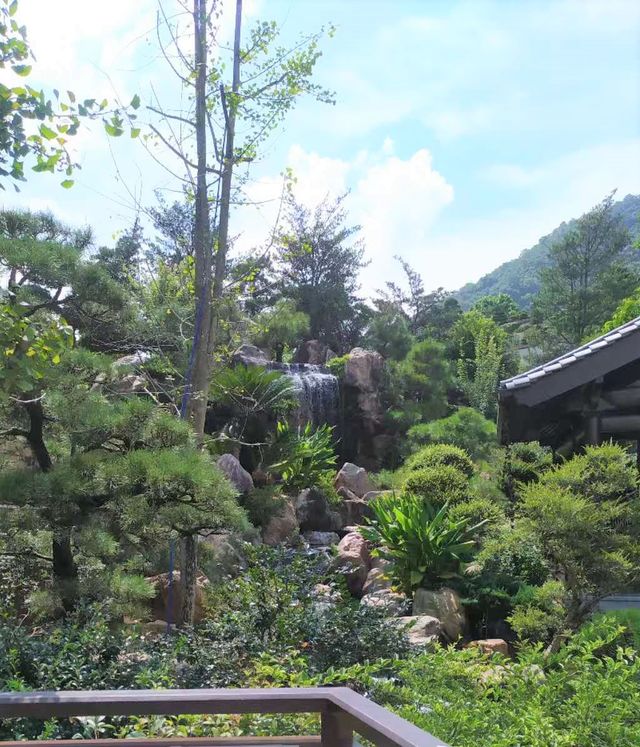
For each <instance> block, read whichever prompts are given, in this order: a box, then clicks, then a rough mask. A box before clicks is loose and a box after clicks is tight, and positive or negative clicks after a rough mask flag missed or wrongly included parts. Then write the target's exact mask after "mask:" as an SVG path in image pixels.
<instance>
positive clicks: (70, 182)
mask: <svg viewBox="0 0 640 747" xmlns="http://www.w3.org/2000/svg"><path fill="white" fill-rule="evenodd" d="M74 184H75V181H74V180H73V179H65V180H64V181H63V182H60V186H62V187H64V188H65V189H71V187H73V185H74Z"/></svg>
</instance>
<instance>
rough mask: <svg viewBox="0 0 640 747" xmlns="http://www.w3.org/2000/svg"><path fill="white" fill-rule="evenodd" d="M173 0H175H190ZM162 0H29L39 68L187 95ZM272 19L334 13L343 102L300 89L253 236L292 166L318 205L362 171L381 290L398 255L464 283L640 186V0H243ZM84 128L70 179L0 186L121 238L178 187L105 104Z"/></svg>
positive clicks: (451, 283) (261, 171)
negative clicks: (139, 215)
mask: <svg viewBox="0 0 640 747" xmlns="http://www.w3.org/2000/svg"><path fill="white" fill-rule="evenodd" d="M227 3H228V5H230V0H227ZM163 5H164V8H165V10H166V12H167V14H169V15H171V13H172V12H173V11H174V10H175V6H174V0H163ZM157 7H158V5H157V0H135V1H134V2H132V0H110V2H109V3H104V2H98V0H64V2H62V3H49V2H45V0H20V10H19V16H18V17H19V20H20V22H21V23H24V24H25V25H26V26H27V29H28V37H29V40H30V43H31V46H32V48H33V50H34V53H35V55H36V58H37V61H36V64H35V65H34V72H33V75H32V78H31V80H30V84H31V85H38V86H42V87H44V88H46V89H49V90H50V89H53V88H54V87H55V88H59V89H61V90H66V89H68V88H71V89H73V90H74V92H75V93H76V94H77V95H78V96H79V97H83V98H84V97H95V98H97V99H101V98H102V97H103V96H106V97H108V98H110V99H112V100H113V99H116V98H117V99H119V100H122V101H128V100H129V99H130V98H131V96H132V95H133V94H135V93H138V94H139V95H140V96H141V99H142V101H143V104H147V103H150V102H152V100H153V98H154V97H155V96H157V97H158V99H160V100H161V101H162V103H163V104H167V105H169V106H173V107H178V106H179V104H180V102H179V93H178V90H177V87H176V86H175V84H174V83H173V81H172V74H171V72H170V70H169V69H168V67H167V65H166V62H165V61H164V60H163V58H162V56H161V54H160V52H159V50H158V45H157V40H156V12H157ZM231 11H232V8H229V7H227V8H226V9H225V11H224V16H223V19H222V29H221V38H227V37H230V33H231ZM258 19H260V20H264V19H268V20H275V21H277V22H278V23H279V24H280V25H281V28H282V38H283V42H284V43H286V44H291V43H294V42H295V40H296V39H297V38H298V36H299V34H301V33H302V34H309V33H312V32H313V31H316V30H318V29H320V28H321V27H323V26H324V27H326V26H327V25H329V24H333V25H334V26H335V27H336V33H335V35H334V36H333V37H332V38H327V39H325V40H323V42H322V51H323V55H322V57H321V59H320V60H319V62H318V64H317V68H316V74H315V76H314V80H315V81H316V82H318V83H319V84H321V85H323V86H325V87H327V88H329V89H331V90H332V91H334V93H335V100H336V103H335V105H333V106H332V105H328V104H322V103H319V102H317V101H314V100H312V99H303V100H301V101H300V103H299V104H298V106H297V108H296V109H295V110H294V111H293V112H292V113H290V114H289V115H288V117H287V119H286V121H285V123H284V125H283V126H282V127H281V128H280V129H279V130H278V131H277V132H275V133H274V134H273V136H272V137H271V138H270V140H269V141H268V142H267V143H266V145H265V146H264V147H263V149H262V152H261V154H260V158H259V159H258V160H257V161H256V162H255V163H253V164H252V165H251V167H250V170H249V172H248V176H249V181H248V182H247V184H246V186H245V194H246V196H247V198H248V199H249V200H250V201H252V202H254V203H257V204H254V205H252V206H246V205H245V206H243V207H238V208H236V209H235V210H234V213H233V215H232V222H231V233H232V234H233V235H234V237H235V246H236V249H237V250H238V251H249V250H252V249H254V248H257V247H260V246H261V245H263V244H264V243H265V242H266V241H267V240H268V237H269V236H270V235H271V233H272V231H273V226H274V222H275V221H276V218H277V215H278V207H279V196H280V194H281V190H282V177H281V174H282V172H283V171H284V169H285V168H288V167H290V168H292V169H293V172H294V173H295V175H296V178H297V181H296V184H295V188H294V189H295V192H296V196H297V197H298V199H299V200H300V201H302V202H304V203H305V204H307V205H309V206H310V207H311V206H314V205H315V204H317V203H318V202H319V201H321V200H322V199H323V198H324V197H325V196H329V197H334V196H338V195H339V194H342V193H344V192H346V191H349V195H348V197H347V198H346V203H345V204H346V207H347V209H348V213H349V215H348V219H349V221H350V223H351V224H357V225H360V226H361V231H360V236H361V238H362V239H363V241H364V246H365V250H366V257H367V259H368V260H369V261H370V262H369V265H368V267H367V268H366V269H365V270H364V271H363V274H362V286H363V292H364V294H365V295H370V294H372V293H374V292H375V290H376V289H377V288H380V287H381V286H382V285H383V284H384V282H385V281H387V280H398V279H399V278H400V276H401V271H400V268H399V266H398V263H397V261H396V260H395V259H394V257H395V256H396V255H401V256H402V257H403V258H404V259H406V260H407V261H408V262H409V263H410V264H411V265H412V266H413V267H414V268H415V269H416V270H418V271H419V272H420V273H421V275H422V276H423V278H424V282H425V286H426V287H427V288H428V289H435V288H437V287H445V288H447V289H449V290H455V289H456V288H459V287H461V286H462V285H464V284H465V283H466V282H469V281H475V280H477V279H478V278H479V277H481V276H482V275H484V274H485V273H487V272H489V271H491V270H492V269H494V268H495V267H496V266H498V265H499V264H501V263H502V262H504V261H506V260H509V259H512V258H514V257H516V256H517V255H518V254H519V253H520V252H521V251H522V250H523V249H525V248H527V247H529V246H531V245H533V244H535V243H536V242H537V241H538V239H539V238H540V237H542V236H544V235H546V234H548V233H549V232H550V231H551V230H553V229H554V228H555V227H556V226H557V225H558V224H559V223H561V222H562V221H564V220H568V219H570V218H573V217H578V216H579V215H581V214H582V213H584V212H585V211H587V210H588V209H589V208H590V207H592V206H593V205H594V204H596V203H597V202H599V201H600V200H601V199H602V198H603V197H604V196H605V195H606V194H608V193H609V192H611V191H612V190H613V189H617V190H618V196H619V197H624V196H625V195H626V194H629V193H633V194H638V193H640V3H639V2H636V1H635V0H517V1H516V0H494V1H493V2H483V1H482V0H471V1H470V2H463V1H459V0H443V1H442V2H441V1H439V0H348V1H347V0H245V18H244V24H245V29H249V28H250V27H251V26H252V25H253V24H254V23H255V22H256V21H257V20H258ZM180 22H181V23H183V24H184V22H182V21H180ZM225 35H226V37H225ZM141 112H142V116H141V122H142V125H141V126H142V127H143V129H144V126H145V121H146V118H145V111H144V108H143V109H142V110H141ZM74 148H75V149H76V152H77V157H78V160H79V162H80V163H81V164H82V170H81V171H80V172H78V173H77V174H76V184H75V186H74V187H73V188H72V189H70V190H64V189H62V188H61V187H60V186H59V182H60V177H56V176H52V175H39V174H34V175H33V176H31V177H30V178H29V181H28V184H27V185H25V186H24V187H23V188H22V191H21V193H20V194H17V195H14V194H12V193H11V192H10V191H7V192H4V193H2V197H0V200H2V204H4V206H5V207H29V208H31V209H45V208H48V209H51V210H52V211H53V212H54V213H55V214H56V215H58V216H59V217H60V218H62V219H63V220H66V221H68V222H71V223H74V224H81V225H84V224H89V225H91V226H93V228H94V230H95V235H96V241H97V242H98V243H100V244H112V243H113V242H114V240H115V239H116V238H117V237H118V235H119V234H120V233H121V232H122V230H124V229H126V228H127V227H128V226H130V225H131V223H132V222H133V220H134V219H135V216H136V212H137V210H138V209H139V207H140V205H142V206H150V205H153V204H154V202H155V197H154V192H155V190H160V191H161V192H162V193H163V194H164V195H165V197H167V198H168V199H172V198H173V197H174V196H175V194H176V189H177V188H178V186H177V182H176V180H175V179H174V178H173V177H172V176H171V175H169V174H168V173H167V172H166V171H165V170H164V169H163V168H162V167H161V166H159V165H158V164H157V163H156V162H154V161H153V160H152V159H151V158H150V157H149V155H148V153H147V152H146V150H145V149H144V148H143V147H142V145H141V143H140V142H139V141H138V140H132V139H130V138H127V137H123V138H118V139H110V138H108V137H106V136H105V135H104V133H103V132H102V130H101V127H100V126H99V125H98V124H97V123H94V124H92V125H91V126H89V127H85V128H83V130H82V131H81V133H80V135H79V136H78V137H77V138H76V142H75V144H74ZM156 152H158V153H160V151H156ZM160 160H162V161H164V162H165V163H167V164H168V163H169V162H170V159H169V158H167V157H165V156H160Z"/></svg>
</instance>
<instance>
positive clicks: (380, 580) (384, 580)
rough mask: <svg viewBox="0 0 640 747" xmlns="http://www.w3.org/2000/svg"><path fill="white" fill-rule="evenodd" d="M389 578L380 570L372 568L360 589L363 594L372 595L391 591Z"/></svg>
mask: <svg viewBox="0 0 640 747" xmlns="http://www.w3.org/2000/svg"><path fill="white" fill-rule="evenodd" d="M391 586H392V581H391V578H390V577H389V576H388V575H387V574H386V573H385V572H384V571H383V570H382V568H372V569H371V570H370V571H369V573H368V574H367V580H366V581H365V582H364V586H363V587H362V593H363V594H373V593H375V592H376V591H388V590H391Z"/></svg>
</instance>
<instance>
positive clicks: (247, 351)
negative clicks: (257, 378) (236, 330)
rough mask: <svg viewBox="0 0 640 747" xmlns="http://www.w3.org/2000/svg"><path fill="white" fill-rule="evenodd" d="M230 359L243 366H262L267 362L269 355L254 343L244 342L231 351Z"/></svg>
mask: <svg viewBox="0 0 640 747" xmlns="http://www.w3.org/2000/svg"><path fill="white" fill-rule="evenodd" d="M231 359H232V361H233V362H234V363H242V364H244V365H245V366H264V365H265V363H268V362H269V356H268V355H267V354H266V353H265V352H264V350H261V349H260V348H259V347H257V346H256V345H249V344H247V343H244V344H243V345H240V347H239V348H238V349H237V350H236V351H235V352H234V353H233V355H232V356H231Z"/></svg>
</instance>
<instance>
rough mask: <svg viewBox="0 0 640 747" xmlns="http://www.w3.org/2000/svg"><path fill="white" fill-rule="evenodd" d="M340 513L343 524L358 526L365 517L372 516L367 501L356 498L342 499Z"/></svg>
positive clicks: (362, 522)
mask: <svg viewBox="0 0 640 747" xmlns="http://www.w3.org/2000/svg"><path fill="white" fill-rule="evenodd" d="M340 515H341V516H342V523H343V524H344V526H360V525H361V524H364V523H365V519H370V518H371V517H372V516H373V511H372V510H371V509H370V508H369V505H368V504H367V503H365V502H364V501H363V500H360V498H356V499H355V500H352V501H344V503H343V504H342V505H341V506H340Z"/></svg>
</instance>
